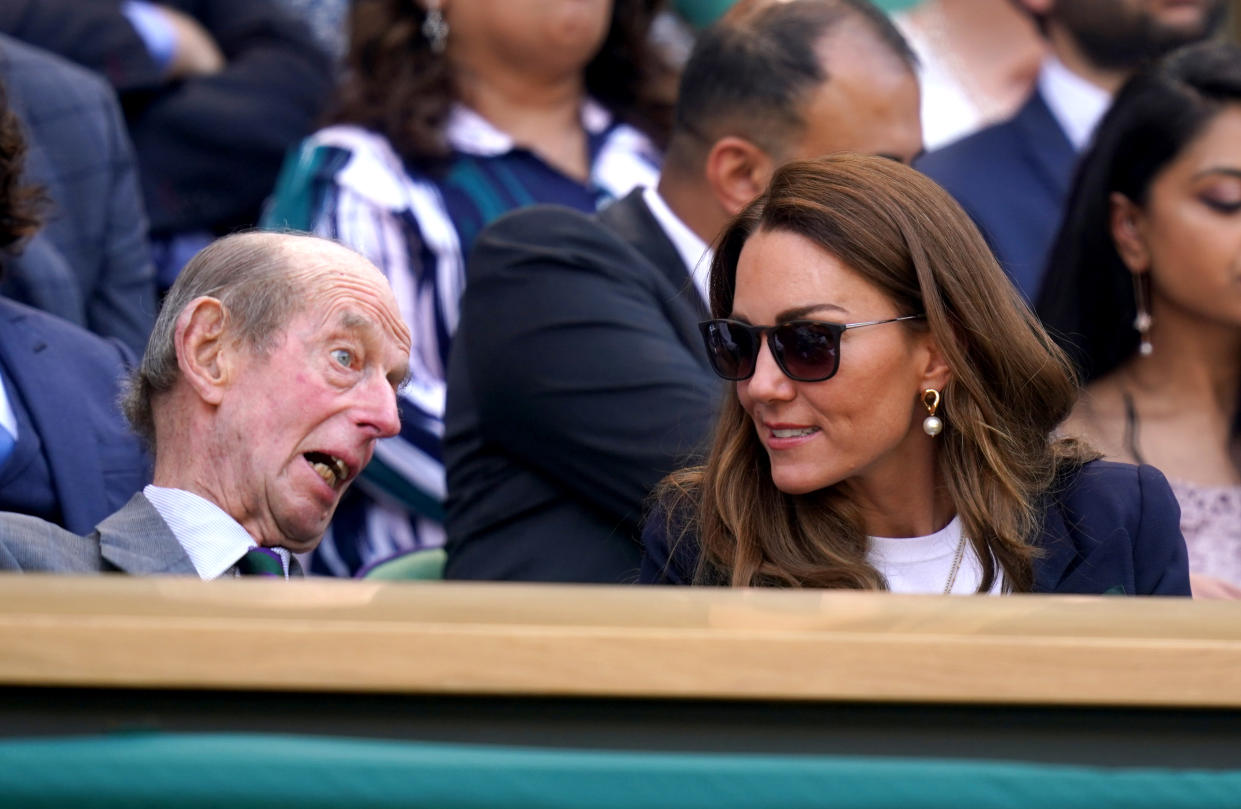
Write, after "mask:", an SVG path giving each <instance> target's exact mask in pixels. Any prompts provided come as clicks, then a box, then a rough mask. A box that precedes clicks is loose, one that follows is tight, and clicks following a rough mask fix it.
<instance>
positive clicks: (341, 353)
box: [332, 348, 353, 368]
mask: <svg viewBox="0 0 1241 809" xmlns="http://www.w3.org/2000/svg"><path fill="white" fill-rule="evenodd" d="M332 359H334V360H336V361H337V362H339V363H340V364H341V365H343V366H345V367H346V368H348V367H349V366H350V365H353V352H352V351H350V350H349V349H347V348H335V349H332Z"/></svg>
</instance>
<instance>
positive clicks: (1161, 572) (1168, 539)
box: [1133, 465, 1189, 596]
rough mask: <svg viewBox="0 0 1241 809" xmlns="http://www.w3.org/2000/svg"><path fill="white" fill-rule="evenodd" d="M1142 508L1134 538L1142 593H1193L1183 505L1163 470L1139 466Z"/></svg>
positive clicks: (1137, 582)
mask: <svg viewBox="0 0 1241 809" xmlns="http://www.w3.org/2000/svg"><path fill="white" fill-rule="evenodd" d="M1138 492H1139V496H1140V497H1141V510H1140V514H1141V516H1140V518H1139V522H1138V530H1137V533H1136V534H1135V535H1134V538H1133V573H1134V578H1135V580H1136V581H1135V582H1134V583H1135V584H1136V586H1137V592H1138V593H1139V594H1142V595H1180V596H1187V595H1189V556H1188V552H1187V551H1186V549H1185V538H1184V536H1182V535H1181V507H1180V505H1179V504H1178V503H1177V502H1176V495H1175V494H1173V493H1172V487H1171V486H1169V485H1168V481H1167V479H1166V478H1164V476H1163V473H1162V472H1160V471H1159V470H1158V469H1156V468H1155V467H1153V466H1146V465H1142V466H1139V467H1138Z"/></svg>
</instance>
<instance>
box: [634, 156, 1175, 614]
mask: <svg viewBox="0 0 1241 809" xmlns="http://www.w3.org/2000/svg"><path fill="white" fill-rule="evenodd" d="M711 312H712V315H713V316H714V318H715V319H714V320H710V321H707V322H705V323H703V324H702V331H703V337H704V340H705V343H706V348H707V352H708V355H709V356H710V358H711V360H712V364H713V365H714V367H715V370H716V372H717V373H718V374H719V375H720V376H722V377H724V378H725V379H729V380H733V381H734V386H733V390H732V391H731V392H730V394H729V395H728V396H726V401H725V404H724V407H723V409H722V412H721V416H720V420H719V422H718V425H717V427H716V432H715V437H714V441H713V444H712V446H711V449H710V452H709V455H708V456H707V458H706V461H705V463H704V464H703V465H702V466H698V467H693V468H689V469H684V470H681V471H679V472H676V473H674V474H673V475H672V476H670V477H669V478H667V479H666V480H665V481H664V483H663V484H661V487H660V489H659V490H658V491H657V495H656V497H657V502H658V505H659V508H657V509H656V512H655V514H654V515H653V516H652V517H651V518H650V519H648V522H647V526H646V530H645V533H644V537H643V539H644V542H645V544H646V550H647V558H646V560H645V562H644V565H643V569H642V579H643V580H644V581H650V582H667V583H703V584H724V585H732V586H751V585H770V586H792V587H830V588H852V589H871V590H880V589H888V590H892V591H897V592H921V593H1000V592H1062V593H1103V592H1123V593H1128V594H1143V595H1144V594H1188V592H1189V582H1188V577H1187V572H1186V563H1185V545H1184V542H1183V541H1182V539H1181V536H1180V532H1179V531H1178V529H1177V525H1176V504H1175V501H1174V499H1173V497H1172V493H1171V492H1170V491H1169V489H1168V485H1167V482H1166V481H1165V480H1164V479H1163V477H1162V475H1160V473H1159V472H1158V470H1156V469H1153V468H1151V467H1145V466H1144V467H1133V466H1128V465H1122V464H1114V463H1104V462H1099V461H1095V460H1092V459H1093V458H1094V457H1095V456H1094V453H1093V452H1091V451H1090V450H1089V449H1088V448H1087V447H1085V446H1084V445H1083V444H1081V443H1079V442H1076V441H1073V440H1070V439H1061V438H1055V437H1053V436H1052V431H1053V430H1054V429H1055V427H1056V425H1058V424H1059V423H1060V421H1061V420H1062V419H1063V418H1064V417H1065V416H1066V415H1067V414H1068V412H1069V410H1070V408H1071V407H1072V406H1073V402H1074V400H1075V398H1076V394H1077V386H1076V383H1075V380H1074V377H1073V374H1072V372H1071V370H1070V367H1069V364H1068V360H1067V359H1066V358H1065V356H1064V355H1063V353H1062V352H1061V351H1060V350H1059V349H1058V348H1056V346H1055V344H1054V343H1053V342H1052V341H1051V339H1050V338H1049V337H1048V336H1047V334H1046V332H1044V331H1043V329H1042V327H1041V326H1040V325H1039V323H1038V321H1037V320H1036V319H1035V318H1034V316H1033V315H1032V314H1031V313H1030V311H1029V310H1028V309H1027V308H1026V307H1025V305H1024V304H1023V303H1022V301H1021V299H1020V297H1019V295H1018V293H1017V291H1016V290H1015V289H1014V288H1013V286H1012V284H1011V283H1010V282H1009V281H1008V280H1007V278H1006V277H1005V275H1004V273H1003V271H1002V270H1001V269H1000V267H999V265H998V264H997V263H996V261H995V259H994V258H993V257H992V255H991V252H990V251H989V250H988V249H987V245H986V243H985V242H984V241H983V238H982V236H981V235H980V234H979V233H978V230H977V228H975V227H974V225H973V224H972V223H971V222H970V220H969V217H968V216H967V215H966V214H965V213H964V211H962V210H961V208H960V206H958V205H957V204H956V203H955V202H953V201H952V199H951V198H950V197H949V196H948V194H947V193H946V192H945V191H944V190H943V189H941V188H940V187H939V186H937V185H935V183H933V182H932V181H931V180H929V179H927V178H926V177H924V176H923V175H921V174H919V173H918V172H916V171H914V170H912V169H909V168H907V167H905V166H902V165H900V164H898V163H895V162H893V161H891V160H884V159H882V158H871V157H861V156H854V155H840V156H835V157H830V158H825V159H822V160H816V161H806V162H799V163H792V164H789V165H787V166H785V167H784V168H782V169H781V170H779V171H778V172H777V173H776V175H775V177H774V178H773V179H772V181H771V185H770V187H769V188H768V190H767V192H766V193H765V194H763V196H761V197H760V198H759V199H758V200H756V201H755V202H754V203H753V204H752V205H750V206H749V207H748V208H747V209H746V210H745V211H743V212H742V213H741V214H740V215H738V217H737V218H736V219H735V220H734V221H733V222H732V223H731V224H730V226H729V227H728V229H727V230H726V231H725V232H724V234H723V235H722V236H721V238H720V241H719V243H718V249H717V250H716V253H715V257H714V260H713V263H712V266H711Z"/></svg>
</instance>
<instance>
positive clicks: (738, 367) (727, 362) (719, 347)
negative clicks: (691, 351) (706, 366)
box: [702, 320, 757, 380]
mask: <svg viewBox="0 0 1241 809" xmlns="http://www.w3.org/2000/svg"><path fill="white" fill-rule="evenodd" d="M702 336H703V339H704V340H705V342H706V345H707V355H708V356H709V357H710V358H711V367H712V368H714V369H715V372H716V373H717V374H719V375H720V376H722V377H724V378H725V379H731V380H737V379H745V378H746V377H748V376H750V374H752V373H754V355H755V352H756V351H757V343H756V342H755V340H754V335H753V334H751V333H750V332H749V331H748V330H746V329H745V328H744V327H743V326H740V325H739V324H735V323H729V322H727V321H724V320H712V321H710V322H707V323H704V324H702Z"/></svg>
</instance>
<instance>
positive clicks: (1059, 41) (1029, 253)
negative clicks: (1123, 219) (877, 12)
mask: <svg viewBox="0 0 1241 809" xmlns="http://www.w3.org/2000/svg"><path fill="white" fill-rule="evenodd" d="M1005 1H1006V0H1005ZM1015 2H1017V3H1018V4H1019V5H1020V6H1022V7H1023V8H1024V9H1025V10H1026V11H1027V13H1029V14H1031V15H1033V16H1034V17H1035V19H1036V21H1037V22H1038V25H1039V28H1040V29H1041V30H1042V32H1043V35H1044V37H1045V38H1046V41H1047V55H1046V57H1045V58H1044V59H1043V64H1042V67H1041V68H1040V69H1039V75H1038V80H1037V82H1036V84H1035V91H1034V93H1033V94H1032V95H1031V96H1030V98H1029V100H1028V101H1026V103H1025V104H1024V105H1022V107H1021V109H1020V110H1018V111H1017V114H1016V115H1014V116H1013V117H1012V118H1010V119H1008V120H1006V121H1003V122H1001V123H998V124H995V125H994V126H990V127H988V128H986V129H984V130H982V131H980V132H977V133H975V134H973V135H971V136H969V137H967V138H964V139H962V140H959V141H957V142H956V143H953V144H951V145H949V146H946V147H944V148H943V149H940V150H938V151H935V152H931V153H930V154H928V155H926V156H925V157H923V158H922V159H921V160H919V161H918V164H917V167H918V168H919V169H920V170H921V171H924V172H926V173H927V174H928V175H929V176H930V177H931V178H932V179H934V180H935V181H936V182H938V183H940V184H941V185H943V186H944V188H947V189H948V191H950V192H951V193H952V195H953V196H954V197H956V199H957V202H959V203H961V205H962V206H964V208H965V210H966V211H968V212H969V214H970V216H972V217H973V218H974V222H975V223H977V224H978V226H979V227H980V228H981V229H982V232H983V235H984V236H986V237H987V240H988V241H989V242H990V244H991V248H992V249H993V250H994V251H995V255H996V257H997V258H998V259H999V260H1000V265H1001V266H1003V267H1004V269H1005V271H1006V272H1008V274H1009V276H1010V277H1011V278H1012V279H1013V283H1015V284H1016V285H1017V287H1018V288H1019V289H1020V290H1021V292H1022V294H1024V295H1025V296H1026V297H1027V298H1029V299H1031V300H1033V298H1034V296H1035V295H1036V294H1038V288H1039V282H1040V280H1041V279H1042V273H1043V267H1044V265H1045V264H1046V262H1047V251H1048V250H1049V249H1050V247H1051V243H1052V240H1053V239H1054V238H1055V235H1056V228H1057V226H1058V225H1059V224H1060V216H1061V213H1062V212H1063V205H1064V199H1065V196H1066V195H1067V193H1068V189H1069V183H1070V182H1071V180H1072V176H1073V166H1074V165H1075V164H1076V162H1077V156H1078V154H1079V153H1080V152H1081V151H1082V150H1083V149H1085V148H1086V144H1087V143H1088V142H1089V141H1090V134H1091V132H1093V131H1094V128H1095V125H1096V124H1098V122H1099V119H1100V118H1102V117H1103V113H1104V112H1105V111H1106V110H1107V106H1108V104H1109V103H1110V102H1111V97H1112V94H1113V93H1115V92H1116V90H1117V88H1119V87H1120V85H1121V84H1122V83H1123V82H1124V81H1125V79H1126V78H1128V77H1129V76H1130V75H1131V74H1132V73H1133V71H1134V70H1136V69H1137V68H1138V66H1139V65H1141V64H1142V63H1144V62H1145V61H1146V60H1148V59H1150V58H1152V57H1156V56H1158V55H1159V54H1161V53H1166V52H1168V51H1170V50H1172V49H1173V48H1175V47H1177V46H1178V45H1183V44H1185V43H1188V42H1194V41H1196V40H1199V39H1202V38H1204V37H1206V36H1208V35H1210V34H1211V32H1213V31H1214V30H1216V29H1217V28H1218V27H1219V22H1220V21H1221V19H1222V18H1223V14H1224V10H1225V8H1224V2H1223V0H1196V1H1195V2H1190V3H1147V2H1139V0H1015Z"/></svg>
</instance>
